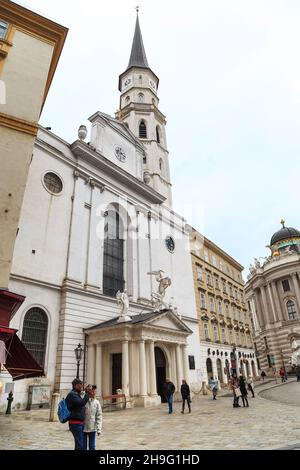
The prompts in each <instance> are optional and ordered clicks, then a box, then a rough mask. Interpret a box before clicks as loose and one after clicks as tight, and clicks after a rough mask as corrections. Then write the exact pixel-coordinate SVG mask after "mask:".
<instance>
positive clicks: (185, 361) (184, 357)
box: [182, 344, 190, 383]
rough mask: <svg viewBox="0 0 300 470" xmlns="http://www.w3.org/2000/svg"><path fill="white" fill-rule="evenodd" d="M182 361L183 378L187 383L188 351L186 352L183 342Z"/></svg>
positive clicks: (188, 368)
mask: <svg viewBox="0 0 300 470" xmlns="http://www.w3.org/2000/svg"><path fill="white" fill-rule="evenodd" d="M182 362H183V375H184V377H183V378H184V380H186V381H187V383H189V370H190V367H189V360H188V353H187V345H186V344H184V345H183V346H182Z"/></svg>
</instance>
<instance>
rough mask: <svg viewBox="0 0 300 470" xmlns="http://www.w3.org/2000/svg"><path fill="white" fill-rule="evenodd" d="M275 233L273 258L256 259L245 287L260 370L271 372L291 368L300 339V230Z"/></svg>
mask: <svg viewBox="0 0 300 470" xmlns="http://www.w3.org/2000/svg"><path fill="white" fill-rule="evenodd" d="M281 223H282V228H281V229H280V230H278V231H277V232H275V233H274V235H273V236H272V238H271V241H270V245H269V246H268V248H270V250H271V255H270V256H269V257H267V258H265V259H264V260H263V262H262V263H261V262H260V261H259V260H258V259H255V264H254V266H252V265H251V266H250V274H249V277H248V281H247V283H246V286H245V295H246V299H247V302H248V306H249V310H250V312H251V317H252V321H253V327H254V335H255V336H254V341H255V348H256V354H257V358H258V361H259V365H260V368H261V369H262V370H264V371H266V372H268V373H273V372H274V369H277V370H278V369H279V368H280V367H282V366H283V367H285V368H286V369H287V370H288V369H289V361H290V358H291V355H292V352H293V351H292V342H293V339H299V338H300V321H299V313H300V231H299V230H297V229H295V228H292V227H286V226H285V222H284V221H283V220H282V221H281Z"/></svg>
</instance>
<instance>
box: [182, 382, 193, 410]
mask: <svg viewBox="0 0 300 470" xmlns="http://www.w3.org/2000/svg"><path fill="white" fill-rule="evenodd" d="M180 391H181V396H182V411H181V413H182V414H183V413H184V406H185V402H187V405H188V408H189V413H190V412H191V392H190V387H189V386H188V384H187V383H186V381H185V380H183V381H182V385H181V390H180Z"/></svg>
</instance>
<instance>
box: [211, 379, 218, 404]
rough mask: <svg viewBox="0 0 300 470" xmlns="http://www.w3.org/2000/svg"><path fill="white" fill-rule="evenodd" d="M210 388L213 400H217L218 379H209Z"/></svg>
mask: <svg viewBox="0 0 300 470" xmlns="http://www.w3.org/2000/svg"><path fill="white" fill-rule="evenodd" d="M209 387H210V389H211V393H212V396H213V400H216V396H217V393H218V379H217V378H213V377H211V378H210V379H209Z"/></svg>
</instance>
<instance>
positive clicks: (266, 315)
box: [260, 286, 270, 324]
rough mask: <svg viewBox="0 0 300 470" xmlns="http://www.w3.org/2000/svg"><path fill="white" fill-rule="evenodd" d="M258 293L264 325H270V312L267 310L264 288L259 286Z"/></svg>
mask: <svg viewBox="0 0 300 470" xmlns="http://www.w3.org/2000/svg"><path fill="white" fill-rule="evenodd" d="M260 292H261V299H262V306H263V317H264V323H265V324H268V323H270V312H269V308H268V301H267V296H266V291H265V287H264V286H261V288H260Z"/></svg>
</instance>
